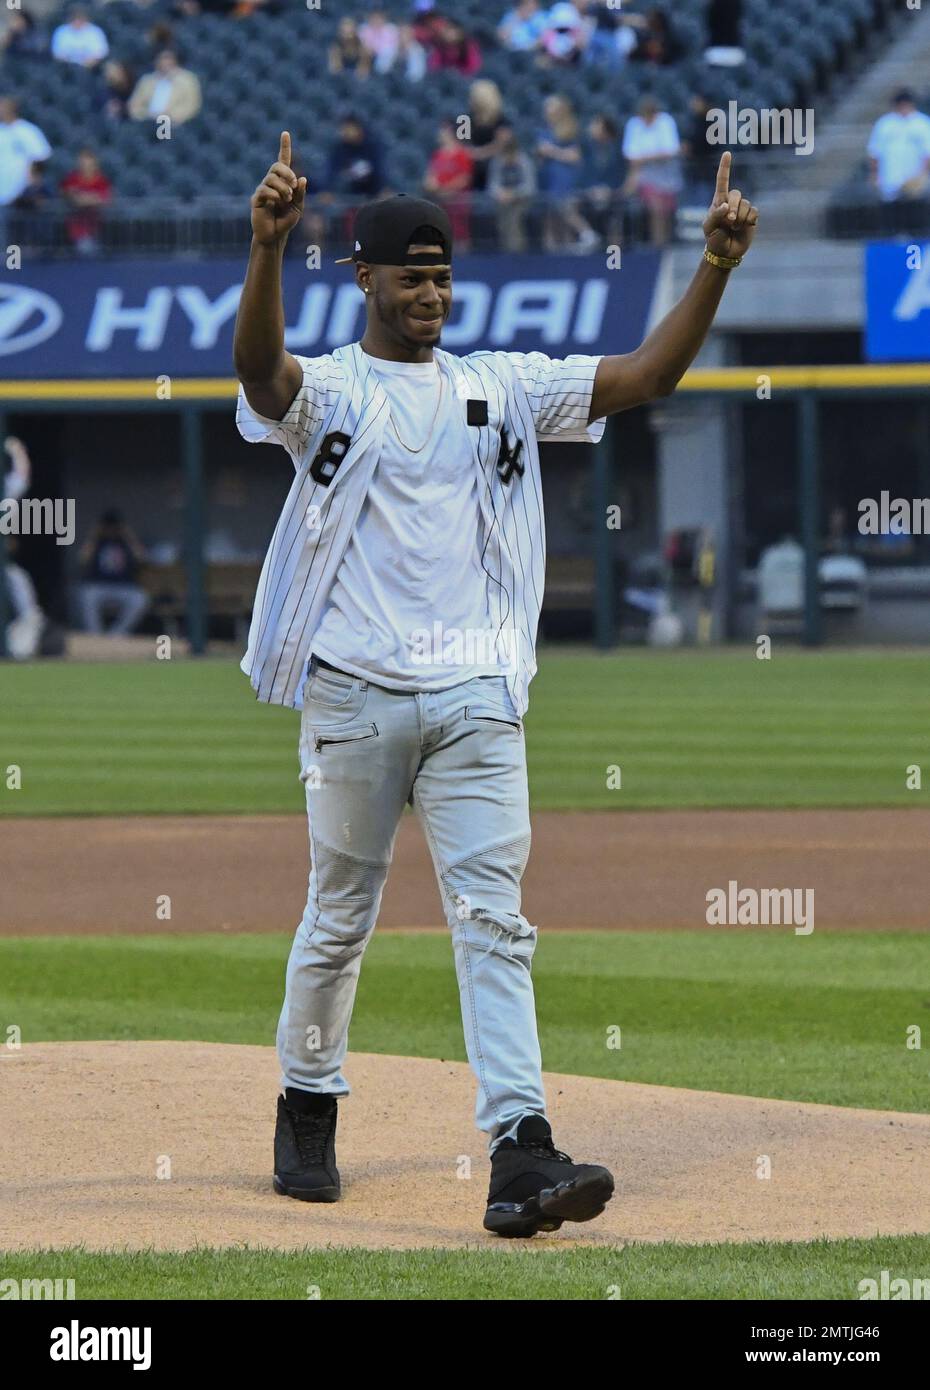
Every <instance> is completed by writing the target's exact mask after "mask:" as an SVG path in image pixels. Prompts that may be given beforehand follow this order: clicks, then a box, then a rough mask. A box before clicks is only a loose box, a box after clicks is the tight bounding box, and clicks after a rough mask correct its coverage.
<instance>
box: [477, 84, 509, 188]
mask: <svg viewBox="0 0 930 1390" xmlns="http://www.w3.org/2000/svg"><path fill="white" fill-rule="evenodd" d="M468 116H469V119H470V121H471V136H470V140H469V149H470V152H471V157H472V160H473V161H474V166H475V168H474V182H473V184H472V187H473V188H474V189H475V190H476V192H478V193H483V192H484V190H485V189H486V188H487V186H488V164H489V163H490V161H491V160H492V159H493V158H494V156H495V155H497V154H500V152H501V150H502V149H503V141H504V138H505V136H506V135H507V134H509V132H510V122H509V121H508V120H507V117H506V116H505V115H504V99H503V97H502V96H501V92H500V88H499V87H498V85H497V83H496V82H492V81H491V80H490V79H489V78H487V77H479V78H478V80H477V81H476V82H473V83H472V84H471V86H470V87H469V89H468Z"/></svg>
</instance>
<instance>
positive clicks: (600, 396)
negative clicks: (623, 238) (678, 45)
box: [589, 150, 759, 420]
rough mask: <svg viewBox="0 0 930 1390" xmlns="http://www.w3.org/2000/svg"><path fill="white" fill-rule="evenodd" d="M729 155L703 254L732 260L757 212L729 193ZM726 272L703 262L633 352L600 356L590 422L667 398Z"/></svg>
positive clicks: (703, 330) (706, 323)
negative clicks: (708, 253)
mask: <svg viewBox="0 0 930 1390" xmlns="http://www.w3.org/2000/svg"><path fill="white" fill-rule="evenodd" d="M730 162H731V155H730V152H729V150H727V151H726V153H725V154H724V155H723V157H722V158H721V160H720V167H719V168H718V170H717V186H716V188H715V190H714V200H713V203H712V204H711V208H710V211H709V213H708V214H707V217H706V218H705V220H704V236H705V238H706V241H707V250H708V251H709V252H710V253H711V254H712V255H714V256H719V257H721V258H722V260H724V261H728V260H732V261H735V260H737V259H739V258H741V257H742V256H744V255H745V253H746V252H747V251H748V250H749V247H750V245H751V244H752V239H753V236H754V235H755V230H756V224H757V223H758V220H759V213H758V210H757V209H756V208H755V207H753V205H752V204H751V203H750V202H749V201H748V199H746V198H744V197H743V195H742V194H741V193H740V191H739V189H738V188H734V189H733V190H732V191H731V190H730ZM729 274H730V271H729V270H728V269H726V268H725V267H718V266H716V265H712V264H711V263H710V262H709V261H707V260H702V261H701V264H700V265H699V266H698V269H697V273H696V274H695V276H694V279H693V280H692V281H691V284H690V285H689V286H688V288H687V290H686V291H685V294H684V296H683V298H682V299H680V300H679V302H678V303H677V304H676V305H675V307H674V309H672V310H671V311H670V312H669V313H668V314H666V316H665V318H664V319H663V320H662V322H661V323H660V324H659V325H658V326H657V327H656V328H655V329H653V331H652V332H651V333H650V334H649V336H648V338H644V339H643V341H642V343H641V344H640V345H639V347H638V348H637V349H636V350H635V352H629V353H625V354H623V355H622V356H615V357H602V358H601V361H600V364H599V365H598V369H597V375H596V376H595V378H594V391H593V392H592V395H591V413H590V416H589V419H590V420H599V419H601V418H602V416H604V415H614V414H616V412H617V411H620V410H630V409H631V408H632V407H633V406H635V405H644V404H645V403H646V402H647V401H653V400H656V399H657V398H658V397H660V396H670V395H671V393H672V392H673V391H674V390H675V387H676V386H677V385H678V383H679V381H680V380H681V378H682V377H683V376H684V374H685V372H686V371H687V370H688V368H689V367H690V365H691V363H692V362H693V361H694V359H695V357H696V356H697V354H698V349H699V348H700V346H701V344H702V343H703V341H704V339H705V338H706V337H707V333H708V330H709V328H710V326H711V324H712V323H713V320H714V315H715V314H716V312H717V306H718V304H719V303H720V300H721V297H722V295H723V291H724V289H725V288H726V283H727V277H728V276H729Z"/></svg>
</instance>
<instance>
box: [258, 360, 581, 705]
mask: <svg viewBox="0 0 930 1390" xmlns="http://www.w3.org/2000/svg"><path fill="white" fill-rule="evenodd" d="M434 356H435V358H436V361H437V363H438V365H439V370H440V371H441V372H443V373H445V374H446V375H447V377H448V385H449V386H450V387H451V389H452V392H453V393H454V395H455V397H456V399H457V401H458V403H459V406H460V410H461V428H462V430H463V431H465V432H466V433H467V434H468V436H469V438H470V439H471V445H472V455H473V458H474V463H475V468H476V469H477V472H478V483H479V487H478V495H479V501H480V505H481V514H482V519H483V524H484V540H483V543H482V549H483V563H484V566H485V569H486V570H487V573H488V575H489V580H488V583H489V590H488V592H489V602H490V607H491V616H492V619H493V621H494V623H495V624H498V625H499V627H500V630H502V631H503V630H507V631H508V632H510V633H511V634H512V635H513V638H515V639H516V645H515V652H516V655H517V659H516V660H515V661H514V662H513V664H512V666H511V668H510V671H509V674H508V677H507V679H508V685H509V687H510V693H511V696H512V698H513V701H514V704H515V706H516V708H517V710H518V711H519V712H520V713H521V714H523V713H524V712H525V710H526V707H527V690H528V687H529V683H530V681H531V680H532V678H533V676H534V675H535V673H536V658H535V642H536V629H537V626H538V622H539V612H540V608H541V606H542V594H543V582H544V577H545V566H546V538H545V524H544V519H543V500H542V482H541V479H540V473H539V450H538V448H537V441H538V440H565V441H568V440H576V441H582V442H588V443H597V441H598V440H599V439H600V438H601V436H602V435H603V432H604V421H603V420H596V421H593V422H592V423H591V424H588V413H589V410H590V406H591V393H592V390H593V387H594V375H595V372H596V370H597V364H598V362H599V361H600V358H599V357H591V356H587V355H583V354H580V353H578V354H573V355H571V356H568V357H565V358H562V359H554V358H550V357H547V356H546V355H545V354H544V353H541V352H531V353H519V352H475V353H471V354H469V356H467V357H456V356H454V355H453V354H452V353H448V352H444V351H442V350H441V349H439V348H437V349H435V351H434ZM297 360H298V361H299V362H300V364H301V367H302V368H303V374H304V376H303V383H302V385H301V387H300V390H299V391H298V392H297V395H296V396H295V398H294V400H293V402H292V403H291V406H290V409H289V410H288V411H287V414H286V415H285V416H284V418H283V419H282V420H268V419H265V418H263V417H262V416H259V415H257V414H256V413H255V412H254V411H253V410H252V409H251V408H250V406H249V404H248V402H247V401H246V399H245V393H244V392H243V390H242V389H241V387H240V391H239V401H238V406H237V410H236V424H237V425H238V428H239V432H240V434H241V435H242V436H243V438H244V439H246V440H248V441H249V442H250V443H261V442H269V443H276V444H282V445H283V446H284V448H286V449H287V451H288V453H289V454H290V456H291V459H292V461H293V463H294V469H295V478H294V482H293V484H292V486H291V490H290V492H289V494H288V497H287V500H286V502H285V504H284V508H283V510H282V512H281V516H280V519H279V520H278V524H277V526H276V527H275V531H274V535H273V536H272V538H271V544H270V546H269V548H268V554H267V555H266V557H265V563H264V565H263V566H262V573H261V578H260V579H259V582H258V590H257V593H256V595H255V606H254V609H253V613H252V624H251V628H250V631H249V645H248V649H247V651H246V654H245V656H244V657H243V660H242V669H243V671H245V673H246V674H247V675H248V676H249V678H250V680H251V683H252V688H253V689H254V690H255V692H256V694H257V696H258V698H259V699H260V700H265V701H268V702H269V703H271V704H280V705H289V706H291V707H292V708H294V709H300V708H301V704H302V694H303V686H304V680H305V675H306V662H307V657H308V655H309V652H310V647H311V644H312V641H313V636H314V633H315V631H316V629H317V627H318V626H319V623H320V620H321V618H322V616H323V612H324V609H325V607H326V601H327V597H328V595H329V592H330V589H331V587H332V584H333V580H334V578H335V576H336V573H337V571H338V568H339V565H340V563H341V561H342V557H343V555H344V554H345V551H346V547H347V545H348V543H349V539H350V537H351V535H352V532H353V529H354V527H355V524H356V521H357V519H358V516H359V513H360V511H361V508H362V505H363V503H364V501H365V496H366V493H367V490H368V484H369V481H370V479H371V476H372V473H373V471H374V469H375V466H376V464H377V461H378V456H379V453H380V449H381V441H382V436H383V433H384V429H385V427H386V425H387V421H388V415H389V406H388V398H387V395H386V394H385V391H384V388H383V387H382V385H381V383H380V381H379V380H378V376H377V373H376V372H374V371H373V370H372V368H371V366H370V359H369V357H368V355H367V353H365V352H363V351H362V349H361V347H360V346H359V344H358V343H351V344H349V345H348V346H347V347H342V348H337V349H336V350H335V351H334V352H332V353H328V354H326V355H325V356H322V357H311V358H306V357H298V359H297ZM469 402H472V403H474V402H478V403H479V404H478V406H477V407H476V406H475V405H474V404H472V406H471V407H470V406H469ZM469 412H471V414H472V418H474V419H475V420H476V421H477V422H478V423H474V424H470V423H469ZM502 431H503V432H504V437H505V438H506V440H507V443H508V448H509V449H511V450H512V449H514V448H515V446H516V441H521V442H522V449H521V451H520V455H519V460H518V465H517V467H507V466H503V467H501V466H499V462H500V461H501V460H504V459H505V458H506V451H503V450H502V434H501V432H502ZM334 433H340V434H342V435H344V436H348V437H349V439H350V440H351V442H350V443H349V444H348V447H347V449H346V451H345V453H344V456H343V457H342V459H341V462H339V464H338V466H337V467H336V469H335V472H334V473H332V476H331V477H330V478H326V477H325V476H324V472H325V471H328V470H325V471H324V470H320V468H319V467H317V469H316V472H317V473H318V474H319V475H320V476H319V478H315V477H314V476H313V473H312V472H311V469H312V467H313V464H314V459H315V458H316V457H317V454H318V451H319V450H320V447H321V444H322V441H323V440H324V439H326V438H327V437H328V436H329V435H331V434H334ZM337 452H338V450H337Z"/></svg>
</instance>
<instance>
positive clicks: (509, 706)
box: [278, 660, 546, 1151]
mask: <svg viewBox="0 0 930 1390" xmlns="http://www.w3.org/2000/svg"><path fill="white" fill-rule="evenodd" d="M300 766H301V779H302V781H303V782H304V785H305V787H306V792H307V810H308V816H309V821H310V847H311V858H312V864H313V867H312V872H311V874H310V891H309V894H308V897H307V906H306V909H305V911H304V915H303V920H302V922H301V924H300V926H299V927H298V929H297V934H296V936H295V938H294V944H293V946H292V948H291V954H290V959H289V961H288V967H287V993H286V996H285V1000H284V1007H283V1009H282V1011H281V1018H280V1022H279V1024H278V1056H279V1058H280V1061H281V1069H282V1073H283V1078H282V1079H283V1085H285V1086H294V1087H297V1088H300V1089H302V1090H306V1091H321V1092H328V1093H329V1094H331V1095H336V1096H344V1095H348V1093H349V1087H348V1084H347V1082H346V1079H345V1077H344V1076H343V1074H342V1065H343V1062H344V1060H345V1055H346V1048H347V1045H348V1031H349V1021H350V1019H351V1016H352V1006H353V1004H354V1001H355V990H356V985H357V983H358V975H359V968H360V966H361V961H362V954H363V952H364V950H365V946H366V945H367V943H368V940H369V938H370V936H371V933H372V931H373V930H374V926H375V920H376V918H377V915H378V908H379V906H380V903H381V893H382V890H383V888H384V883H385V879H386V878H387V872H388V868H389V867H390V863H391V855H392V852H393V848H394V838H395V834H396V831H397V825H398V822H399V820H400V817H401V814H402V812H403V810H404V806H405V805H406V804H407V803H408V802H409V803H410V804H411V805H412V806H413V807H414V809H415V811H416V813H417V815H418V817H419V819H420V823H421V824H422V826H423V828H424V831H425V834H426V838H427V842H428V844H429V848H430V852H431V854H432V858H433V864H434V866H435V869H436V876H437V879H438V881H439V888H440V892H441V894H442V901H443V906H444V909H445V914H446V919H447V921H448V923H449V926H450V928H451V930H452V939H453V945H454V952H455V968H456V973H457V975H458V983H459V995H460V999H461V1006H462V1023H463V1025H464V1030H465V1044H466V1049H467V1052H468V1060H469V1062H470V1063H471V1066H472V1070H473V1071H474V1073H475V1076H476V1078H477V1081H478V1099H477V1104H476V1109H475V1116H476V1122H477V1125H478V1128H479V1129H481V1130H484V1131H485V1132H486V1133H487V1134H488V1135H489V1136H490V1148H491V1150H492V1151H493V1149H494V1148H495V1147H496V1146H497V1144H498V1143H499V1142H500V1140H501V1139H503V1138H506V1137H507V1136H508V1135H510V1134H511V1133H512V1132H513V1131H514V1130H515V1129H516V1126H517V1124H518V1123H519V1121H520V1119H521V1117H522V1116H524V1115H526V1114H529V1113H534V1114H539V1115H543V1114H545V1108H546V1103H545V1097H544V1094H543V1085H542V1075H541V1059H540V1052H539V1040H538V1037H537V1033H536V1009H535V1004H534V999H533V983H532V979H531V976H530V968H531V962H532V958H533V951H534V949H535V946H536V929H535V927H532V926H530V924H529V922H528V921H527V920H526V918H525V917H524V916H523V915H522V914H521V912H520V879H521V877H522V875H523V870H524V868H525V866H526V861H527V857H528V855H529V848H530V820H529V804H528V796H527V781H526V758H525V749H524V742H523V729H522V726H521V722H520V719H519V717H518V715H517V714H516V712H515V710H514V707H513V703H512V701H511V699H510V695H509V693H508V691H507V685H506V681H505V680H504V678H503V677H502V676H500V677H498V676H490V677H489V676H482V677H478V678H476V679H474V680H470V681H466V682H464V683H463V684H461V685H457V686H454V687H453V688H451V689H449V690H442V691H438V692H434V693H428V694H414V693H410V694H407V693H398V692H396V691H392V690H385V689H384V688H383V687H381V686H376V685H373V684H371V683H370V682H367V681H363V680H359V679H357V678H355V677H353V676H349V675H343V674H342V673H337V672H334V671H329V670H327V669H326V668H324V667H320V666H318V665H317V663H316V661H315V660H314V661H312V662H311V665H310V675H309V679H308V681H307V685H306V688H305V691H304V709H303V716H302V720H301V738H300Z"/></svg>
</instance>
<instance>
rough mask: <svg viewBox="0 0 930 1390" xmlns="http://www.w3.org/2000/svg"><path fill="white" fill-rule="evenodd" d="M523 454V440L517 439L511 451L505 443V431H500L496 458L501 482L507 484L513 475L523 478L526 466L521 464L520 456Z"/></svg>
mask: <svg viewBox="0 0 930 1390" xmlns="http://www.w3.org/2000/svg"><path fill="white" fill-rule="evenodd" d="M522 453H523V440H522V439H518V440H516V442H515V443H514V446H513V448H512V449H511V447H510V445H509V444H508V443H507V431H506V429H502V430H501V449H500V453H499V454H498V456H497V471H498V473H499V474H500V476H501V481H502V482H505V483H509V482H510V480H511V478H512V477H513V475H514V473H519V475H520V477H521V478H522V477H523V472H524V469H525V468H526V464H525V463H523V462H522V460H521V458H520V455H521V454H522Z"/></svg>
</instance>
